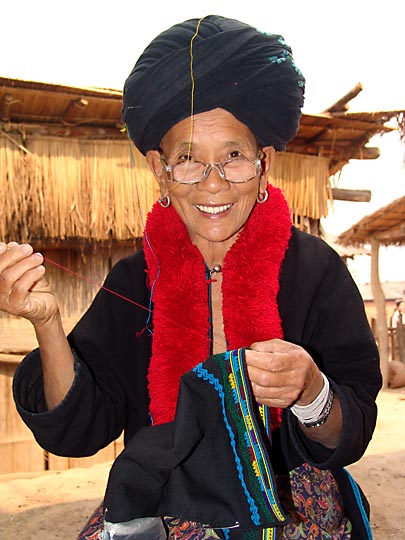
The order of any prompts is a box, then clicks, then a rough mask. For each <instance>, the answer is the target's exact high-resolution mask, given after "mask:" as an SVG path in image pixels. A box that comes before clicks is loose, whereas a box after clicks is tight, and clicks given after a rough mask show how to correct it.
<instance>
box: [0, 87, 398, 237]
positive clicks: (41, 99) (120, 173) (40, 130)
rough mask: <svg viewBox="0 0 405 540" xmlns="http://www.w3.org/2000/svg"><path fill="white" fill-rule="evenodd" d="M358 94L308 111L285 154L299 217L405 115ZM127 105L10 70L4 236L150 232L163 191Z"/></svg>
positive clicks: (102, 93) (3, 105)
mask: <svg viewBox="0 0 405 540" xmlns="http://www.w3.org/2000/svg"><path fill="white" fill-rule="evenodd" d="M358 91H359V88H358V87H356V92H358ZM352 97H353V92H351V93H349V94H348V95H347V96H343V98H342V99H341V100H339V102H337V103H336V104H334V105H333V106H332V107H331V108H330V109H328V110H327V111H325V112H323V113H322V114H319V115H308V114H304V115H303V117H302V120H301V125H300V128H299V131H298V133H297V136H296V137H295V138H294V139H293V140H292V141H291V142H290V144H289V145H288V146H287V149H286V152H282V153H279V154H278V156H277V161H276V164H275V167H274V170H273V178H272V181H273V182H274V183H275V184H276V185H279V186H280V187H281V188H282V189H283V190H284V191H285V193H286V196H287V200H288V202H289V204H290V207H291V208H292V211H293V215H294V218H295V220H296V223H298V222H299V223H302V219H301V218H302V217H303V216H305V217H308V218H310V219H314V220H318V219H319V218H320V217H322V216H326V215H327V211H328V200H329V199H331V198H332V190H331V187H330V180H329V177H330V175H332V174H334V173H336V172H337V171H339V170H340V169H341V168H342V167H343V166H344V165H345V164H346V163H347V162H348V161H349V160H350V159H375V158H377V157H378V156H379V150H378V148H370V147H368V146H367V143H368V142H369V140H370V139H371V138H372V137H373V136H374V135H376V134H377V133H386V132H389V131H391V130H392V129H393V127H392V126H389V125H387V121H388V120H390V119H392V118H394V117H395V118H397V119H400V120H401V119H402V118H403V115H402V112H401V111H391V112H383V113H361V116H359V113H356V114H351V113H347V112H345V110H346V109H347V101H348V100H350V99H351V98H352ZM121 106H122V92H121V91H118V90H111V89H100V88H76V87H67V86H60V85H52V84H46V83H39V82H31V81H21V80H16V79H7V78H1V77H0V187H1V190H2V191H5V190H7V193H8V197H7V201H8V202H7V205H5V206H3V216H1V215H0V237H2V238H5V237H7V235H14V236H16V235H18V237H23V238H24V239H27V238H28V239H30V238H33V237H34V238H35V237H37V238H41V239H44V238H86V239H88V238H92V239H96V240H110V239H116V240H125V239H129V238H132V237H133V236H134V235H135V236H140V235H141V234H142V229H143V219H142V218H141V216H140V214H143V216H145V215H146V212H147V211H148V210H149V209H150V207H151V205H152V203H153V202H154V201H155V200H156V198H157V196H158V190H157V184H156V183H155V182H154V180H153V179H152V176H151V174H150V172H149V171H148V168H147V166H146V163H145V160H144V158H143V156H142V155H141V154H140V153H139V152H137V151H136V149H134V148H132V149H130V145H129V142H128V137H127V134H126V133H125V132H124V131H123V130H122V128H123V124H122V121H121ZM134 201H135V204H134ZM139 209H140V212H139ZM21 216H23V219H22V220H21V218H20V217H21ZM4 235H6V236H4Z"/></svg>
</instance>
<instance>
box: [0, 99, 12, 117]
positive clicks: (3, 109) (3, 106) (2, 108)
mask: <svg viewBox="0 0 405 540" xmlns="http://www.w3.org/2000/svg"><path fill="white" fill-rule="evenodd" d="M12 103H13V96H12V95H11V94H4V96H3V100H2V102H1V103H0V120H2V121H3V122H8V121H9V120H10V107H11V104H12Z"/></svg>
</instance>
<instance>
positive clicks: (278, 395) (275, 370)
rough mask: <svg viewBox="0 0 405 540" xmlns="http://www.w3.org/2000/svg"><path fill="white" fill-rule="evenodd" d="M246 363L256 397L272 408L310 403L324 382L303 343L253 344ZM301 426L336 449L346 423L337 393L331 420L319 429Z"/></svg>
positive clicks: (247, 352) (329, 418)
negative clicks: (343, 421)
mask: <svg viewBox="0 0 405 540" xmlns="http://www.w3.org/2000/svg"><path fill="white" fill-rule="evenodd" d="M246 365H247V370H248V374H249V378H250V381H251V384H252V390H253V394H254V396H255V398H256V400H257V401H258V402H259V403H262V404H264V405H267V406H268V407H279V408H282V409H285V408H286V407H290V406H291V405H294V404H297V405H308V404H309V403H312V401H313V400H314V399H315V398H316V397H317V396H318V394H319V392H320V391H321V390H322V387H323V384H324V383H323V377H322V373H321V372H320V370H319V369H318V367H317V365H316V364H315V362H314V360H313V359H312V357H311V355H310V354H308V353H307V351H306V350H305V349H303V348H302V347H300V346H299V345H294V344H293V343H289V342H288V341H283V340H281V339H270V340H269V341H262V342H260V343H253V345H251V347H250V349H248V350H246ZM298 425H299V428H300V429H301V431H302V432H303V433H305V435H306V436H307V437H309V438H310V439H312V440H314V441H316V442H319V443H321V444H323V445H324V446H326V447H327V448H336V446H337V445H338V444H339V440H340V436H341V433H342V425H343V424H342V411H341V407H340V401H339V398H338V396H337V394H335V396H334V400H333V405H332V410H331V411H330V414H329V416H328V419H327V422H325V423H324V424H322V425H321V426H319V427H316V428H311V427H305V426H304V425H303V424H301V423H298Z"/></svg>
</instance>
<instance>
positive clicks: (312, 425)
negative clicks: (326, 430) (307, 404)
mask: <svg viewBox="0 0 405 540" xmlns="http://www.w3.org/2000/svg"><path fill="white" fill-rule="evenodd" d="M334 397H335V394H334V392H333V389H332V387H330V388H329V393H328V401H327V402H326V405H325V408H324V410H323V411H322V414H321V416H320V418H318V420H316V421H315V422H302V421H300V420H299V421H300V422H301V424H302V425H304V426H305V427H308V428H316V427H319V426H322V425H323V424H324V423H325V422H326V420H327V419H328V416H329V414H330V411H331V410H332V405H333V398H334Z"/></svg>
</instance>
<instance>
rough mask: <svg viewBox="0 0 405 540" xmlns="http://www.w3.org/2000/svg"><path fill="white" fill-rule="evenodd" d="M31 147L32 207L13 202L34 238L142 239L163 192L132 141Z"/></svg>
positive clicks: (49, 142) (56, 141) (49, 141)
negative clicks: (150, 215) (25, 219)
mask: <svg viewBox="0 0 405 540" xmlns="http://www.w3.org/2000/svg"><path fill="white" fill-rule="evenodd" d="M27 149H28V150H29V152H30V153H32V155H34V156H35V164H36V166H35V167H34V168H32V167H31V170H30V173H29V175H28V176H29V179H28V188H27V200H28V202H27V204H28V206H29V208H27V204H26V205H25V207H23V206H22V205H21V203H19V202H18V201H17V202H14V203H13V204H16V205H17V206H16V207H18V208H19V212H21V214H22V215H24V216H26V218H27V220H28V230H30V231H31V232H32V235H33V236H36V237H41V238H56V239H64V238H82V239H93V240H101V241H102V240H111V239H115V240H126V239H132V238H134V237H140V236H142V233H143V224H144V217H145V215H146V213H147V212H148V211H149V210H150V208H151V206H152V204H153V203H154V202H155V201H156V199H157V197H158V194H159V192H158V189H157V183H156V182H155V180H154V179H153V177H152V174H151V173H150V171H149V169H148V167H147V164H146V161H145V159H144V158H143V156H142V155H141V154H139V153H138V152H137V151H136V150H132V152H133V154H132V156H133V157H132V156H131V149H130V146H129V142H128V141H105V140H80V139H73V138H70V139H65V138H63V139H62V138H57V137H31V138H29V139H28V140H27ZM8 167H11V169H13V170H14V169H16V166H15V165H12V164H9V165H8ZM10 186H11V185H9V186H8V190H10Z"/></svg>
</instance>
